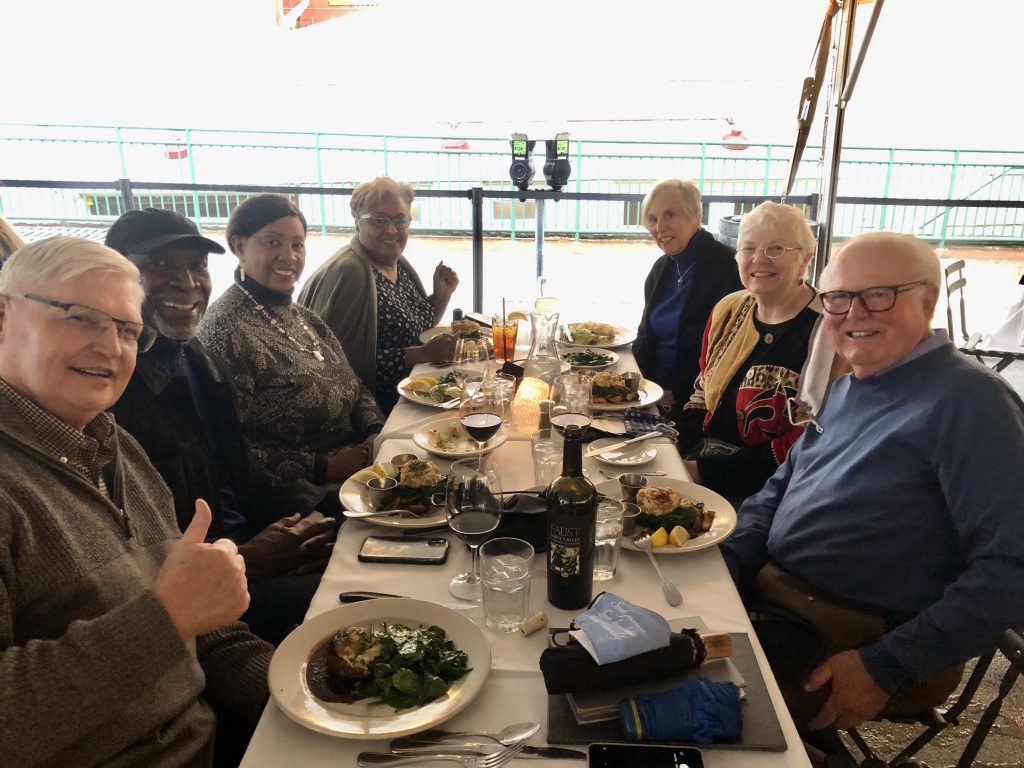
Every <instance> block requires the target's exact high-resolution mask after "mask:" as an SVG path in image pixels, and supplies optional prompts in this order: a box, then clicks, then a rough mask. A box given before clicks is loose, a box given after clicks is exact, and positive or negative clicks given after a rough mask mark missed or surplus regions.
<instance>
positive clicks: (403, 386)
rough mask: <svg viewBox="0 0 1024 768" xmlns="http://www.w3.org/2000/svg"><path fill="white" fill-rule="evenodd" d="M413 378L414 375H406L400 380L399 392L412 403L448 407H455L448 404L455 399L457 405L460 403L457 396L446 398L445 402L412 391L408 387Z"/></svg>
mask: <svg viewBox="0 0 1024 768" xmlns="http://www.w3.org/2000/svg"><path fill="white" fill-rule="evenodd" d="M442 373H444V372H442ZM448 373H450V371H448ZM413 378H414V377H412V376H406V377H405V378H404V379H402V380H401V381H400V382H398V394H400V395H401V396H402V397H404V398H405V399H406V400H408V401H409V402H410V403H416V405H425V406H427V407H428V408H447V407H452V408H454V407H455V406H454V405H453V406H448V405H446V404H447V403H451V402H452V400H454V401H455V403H456V405H457V404H458V402H459V398H457V397H453V398H451V399H449V400H445V401H444V402H441V403H435V402H434V401H433V400H427V399H426V398H425V397H420V396H419V394H417V393H416V392H412V391H410V390H409V389H408V388H407V387H408V386H409V382H410V381H412V380H413ZM455 386H458V385H455Z"/></svg>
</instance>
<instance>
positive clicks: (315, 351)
mask: <svg viewBox="0 0 1024 768" xmlns="http://www.w3.org/2000/svg"><path fill="white" fill-rule="evenodd" d="M235 284H236V285H237V286H238V287H239V288H240V289H241V291H242V293H244V294H245V295H246V296H248V297H249V298H250V299H251V300H252V303H253V304H254V305H255V306H256V311H257V312H259V313H260V314H262V315H263V316H264V317H265V318H267V320H268V321H269V323H270V325H271V327H272V328H276V329H277V330H278V332H279V333H280V334H281V335H282V336H284V337H285V338H286V339H288V341H290V342H291V343H292V344H294V345H295V348H296V349H298V350H299V351H300V352H308V353H309V354H311V355H313V357H315V358H316V359H317V360H318V361H319V362H321V363H322V362H323V361H324V356H323V354H322V353H321V352H320V340H319V339H318V338H317V337H316V334H314V333H313V331H311V330H310V329H309V326H308V325H306V324H305V322H303V320H302V318H301V317H299V315H298V313H297V312H295V309H294V307H293V308H292V315H293V316H294V317H295V319H296V320H297V321H298V323H299V325H301V326H302V330H303V331H304V332H305V333H306V336H308V337H309V340H310V341H311V342H312V343H313V346H312V347H307V346H304V345H303V344H302V343H300V342H299V340H298V339H296V338H295V337H294V336H292V335H291V334H290V333H288V331H286V330H285V328H284V326H283V325H281V323H280V322H278V320H277V318H276V317H274V316H273V315H272V314H270V313H269V312H267V308H266V307H264V306H263V305H262V304H260V303H259V302H258V301H256V297H255V296H253V295H252V294H251V293H249V292H248V291H247V290H246V289H245V287H244V286H243V285H241V284H240V283H235Z"/></svg>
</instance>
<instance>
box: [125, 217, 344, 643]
mask: <svg viewBox="0 0 1024 768" xmlns="http://www.w3.org/2000/svg"><path fill="white" fill-rule="evenodd" d="M106 244H107V245H108V246H109V247H111V248H113V249H115V250H117V251H120V252H121V253H122V254H124V255H125V256H126V257H128V258H129V259H130V260H131V261H132V262H134V263H135V265H136V266H138V268H139V271H140V273H141V275H142V287H143V289H144V291H145V294H146V296H145V300H144V302H143V305H142V316H143V319H144V321H145V323H146V324H147V325H149V326H150V327H152V328H154V329H156V330H157V331H158V332H159V334H160V335H159V338H158V339H157V341H156V343H155V344H154V345H153V348H152V349H151V350H150V351H149V352H146V353H145V354H141V355H139V356H138V362H137V365H136V368H135V373H134V374H133V376H132V378H131V381H130V382H129V384H128V387H127V389H126V390H125V393H124V395H123V396H122V397H121V399H120V400H118V402H117V404H116V405H115V406H114V407H113V408H112V409H111V410H112V412H113V413H114V415H115V417H116V418H117V421H118V423H119V424H120V425H121V426H122V427H124V428H125V429H126V430H128V431H129V432H130V433H131V434H132V436H133V437H135V438H136V439H137V440H138V441H139V442H140V443H141V444H142V447H143V449H144V450H145V451H146V453H147V454H148V455H149V458H150V460H151V461H152V462H153V465H154V466H155V467H156V468H157V470H158V471H159V472H160V474H161V475H162V476H163V478H164V480H165V481H166V482H167V485H168V486H170V489H171V492H172V494H173V496H174V505H175V513H176V514H177V517H178V524H179V526H180V527H181V528H182V530H184V529H185V528H187V527H188V524H189V522H190V521H191V519H192V515H193V511H194V508H195V500H196V499H197V498H202V499H205V500H206V501H207V502H208V503H209V505H210V507H211V508H212V510H213V524H212V525H211V527H210V532H209V533H210V535H211V536H225V537H227V538H230V539H232V540H233V541H234V542H235V543H236V544H238V551H239V553H240V554H241V555H242V557H243V558H244V559H245V562H246V573H247V575H248V577H249V581H250V585H249V591H250V595H251V597H252V602H251V604H250V607H249V610H248V611H247V612H246V614H245V615H243V617H242V618H243V620H245V621H247V622H248V623H249V625H250V628H251V629H252V630H253V632H255V633H256V634H258V635H260V636H261V637H263V638H265V639H267V640H268V641H270V642H272V643H275V644H276V643H278V642H280V640H281V639H282V638H283V637H284V635H286V634H287V633H288V632H289V631H290V630H291V628H292V627H294V626H295V625H297V624H298V623H299V622H301V621H302V618H303V616H304V614H305V611H306V609H307V608H308V606H309V601H310V599H311V597H312V595H313V592H314V591H315V590H316V586H317V583H318V582H319V575H320V574H319V571H321V570H322V568H323V564H324V563H325V562H326V558H327V557H328V556H329V554H330V547H331V544H332V542H333V540H334V536H335V530H336V521H335V520H334V519H333V518H331V517H325V516H323V515H322V514H321V513H320V512H317V511H315V510H313V507H314V506H315V505H316V504H317V502H318V501H320V499H321V498H322V496H323V491H322V489H318V488H313V487H312V486H309V487H306V486H289V487H288V488H270V487H269V486H268V485H267V484H266V483H261V482H260V481H259V478H255V477H254V475H253V472H252V469H251V467H250V465H249V462H248V459H247V453H246V450H245V446H244V444H243V434H242V427H241V425H240V422H239V420H238V414H237V409H236V407H235V399H234V391H233V389H232V386H231V384H230V382H229V381H228V380H227V378H226V377H225V375H224V374H223V372H222V371H221V369H220V367H219V366H218V364H217V362H216V361H215V360H214V359H213V358H212V357H211V356H210V355H209V353H208V352H207V351H206V350H205V349H204V348H203V346H202V345H201V344H200V343H199V340H198V339H196V338H195V334H196V331H197V330H198V329H199V323H200V322H201V321H202V319H203V314H204V313H205V311H206V307H207V304H208V303H209V300H210V291H211V282H210V273H209V271H208V269H207V256H208V254H210V253H216V254H222V253H224V248H223V247H221V246H220V245H219V244H217V243H216V242H214V241H213V240H210V239H208V238H205V237H203V236H202V235H201V234H200V233H199V229H198V228H197V227H196V225H195V224H194V223H192V222H191V221H189V220H188V219H187V218H185V217H184V216H182V215H181V214H179V213H176V212H175V211H170V210H162V209H159V208H146V209H141V210H140V209H136V210H131V211H128V212H126V213H125V214H124V215H123V216H121V218H119V219H118V220H117V221H115V222H114V224H113V226H112V227H111V228H110V231H109V232H108V233H107V237H106ZM286 515H287V516H286Z"/></svg>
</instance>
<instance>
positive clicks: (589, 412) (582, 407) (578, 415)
mask: <svg viewBox="0 0 1024 768" xmlns="http://www.w3.org/2000/svg"><path fill="white" fill-rule="evenodd" d="M591 382H592V379H591V377H590V376H588V375H587V374H583V373H567V374H564V375H562V376H559V377H557V378H556V379H555V383H554V386H553V387H552V388H551V401H552V406H551V426H553V427H554V428H555V429H557V430H558V431H559V432H562V433H564V432H565V428H566V427H567V426H569V425H570V424H575V425H577V426H578V427H580V428H581V429H582V430H586V428H587V427H588V426H590V422H591V421H592V420H593V418H594V396H593V393H592V392H591Z"/></svg>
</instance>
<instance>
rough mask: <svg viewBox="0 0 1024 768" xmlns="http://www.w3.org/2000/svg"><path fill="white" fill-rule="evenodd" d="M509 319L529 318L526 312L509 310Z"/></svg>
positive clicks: (515, 320)
mask: <svg viewBox="0 0 1024 768" xmlns="http://www.w3.org/2000/svg"><path fill="white" fill-rule="evenodd" d="M507 319H508V320H511V321H514V322H519V321H520V320H527V319H528V318H527V317H526V314H525V313H524V312H509V313H508V318H507Z"/></svg>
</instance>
